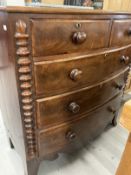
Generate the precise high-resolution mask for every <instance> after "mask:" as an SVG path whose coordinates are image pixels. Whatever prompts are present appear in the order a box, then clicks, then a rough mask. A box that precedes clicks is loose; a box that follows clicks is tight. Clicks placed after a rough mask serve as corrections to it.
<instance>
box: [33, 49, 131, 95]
mask: <svg viewBox="0 0 131 175" xmlns="http://www.w3.org/2000/svg"><path fill="white" fill-rule="evenodd" d="M129 50H130V48H129V49H127V50H120V51H116V52H110V51H109V52H106V53H104V54H100V55H99V54H97V56H89V55H87V56H86V55H85V56H84V55H83V57H82V58H81V56H80V57H79V56H76V57H73V56H70V55H69V56H67V58H66V56H65V57H62V56H59V59H58V58H57V57H56V59H58V60H56V59H55V60H51V61H43V62H37V63H34V72H35V90H36V95H37V96H38V97H48V96H51V95H57V94H60V93H65V92H68V91H73V90H77V89H80V88H83V87H85V86H92V85H94V84H96V83H99V82H101V81H103V80H105V79H106V78H109V77H111V76H113V75H114V74H117V73H118V72H120V71H121V70H124V69H125V68H126V67H128V65H129V63H130V62H131V59H129V60H128V61H127V62H126V63H124V62H122V61H121V57H122V56H124V55H125V56H126V57H127V56H130V52H129ZM110 64H112V65H113V66H109V65H110ZM76 69H78V71H80V72H81V74H80V76H79V77H77V78H78V79H76V80H74V79H72V77H71V74H72V71H73V70H76ZM95 72H99V74H97V73H95ZM56 77H57V78H56Z"/></svg>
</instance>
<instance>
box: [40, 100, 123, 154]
mask: <svg viewBox="0 0 131 175" xmlns="http://www.w3.org/2000/svg"><path fill="white" fill-rule="evenodd" d="M120 102H121V97H117V98H115V99H113V100H112V101H110V102H109V103H108V104H105V105H104V106H103V107H101V108H99V109H97V110H95V111H94V112H92V113H89V114H88V115H86V116H83V118H82V119H80V120H76V121H74V122H72V123H66V124H65V125H62V126H61V127H57V128H53V129H50V130H48V131H46V132H44V131H41V132H40V133H39V134H38V143H39V154H40V155H41V156H43V155H44V156H46V155H48V154H51V153H56V152H70V151H75V150H76V149H79V148H81V147H82V146H83V145H85V144H87V143H88V141H90V139H92V138H94V137H96V136H97V135H99V134H100V133H101V132H102V131H103V130H104V128H105V127H106V126H107V125H108V124H109V123H111V122H112V119H113V118H114V117H115V116H117V114H118V109H119V107H120ZM112 109H113V110H112Z"/></svg>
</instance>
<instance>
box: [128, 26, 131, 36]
mask: <svg viewBox="0 0 131 175" xmlns="http://www.w3.org/2000/svg"><path fill="white" fill-rule="evenodd" d="M128 35H129V36H131V28H129V29H128Z"/></svg>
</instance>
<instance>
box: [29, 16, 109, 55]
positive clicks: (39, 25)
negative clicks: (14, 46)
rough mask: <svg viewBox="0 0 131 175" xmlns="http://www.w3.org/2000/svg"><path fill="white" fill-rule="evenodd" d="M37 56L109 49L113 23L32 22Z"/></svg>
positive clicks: (34, 50) (86, 21)
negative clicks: (110, 31) (111, 24)
mask: <svg viewBox="0 0 131 175" xmlns="http://www.w3.org/2000/svg"><path fill="white" fill-rule="evenodd" d="M31 24H32V51H33V56H45V55H57V54H65V53H73V52H81V51H87V50H91V49H96V48H103V47H107V46H108V42H109V30H110V21H109V20H59V19H55V20H54V19H50V20H49V19H39V20H32V22H31Z"/></svg>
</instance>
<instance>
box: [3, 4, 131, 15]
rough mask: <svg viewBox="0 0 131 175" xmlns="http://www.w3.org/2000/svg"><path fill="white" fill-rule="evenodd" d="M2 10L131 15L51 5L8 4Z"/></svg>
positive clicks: (12, 11)
mask: <svg viewBox="0 0 131 175" xmlns="http://www.w3.org/2000/svg"><path fill="white" fill-rule="evenodd" d="M0 11H6V12H10V13H15V12H19V13H64V14H92V15H96V14H99V15H104V14H105V15H111V14H114V15H115V14H116V15H124V14H125V15H131V13H129V12H119V11H105V10H89V9H86V8H81V7H80V8H78V7H77V8H75V7H74V8H73V7H69V8H67V6H66V7H64V6H63V7H49V6H41V7H40V6H35V7H33V6H6V7H2V6H1V7H0Z"/></svg>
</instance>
